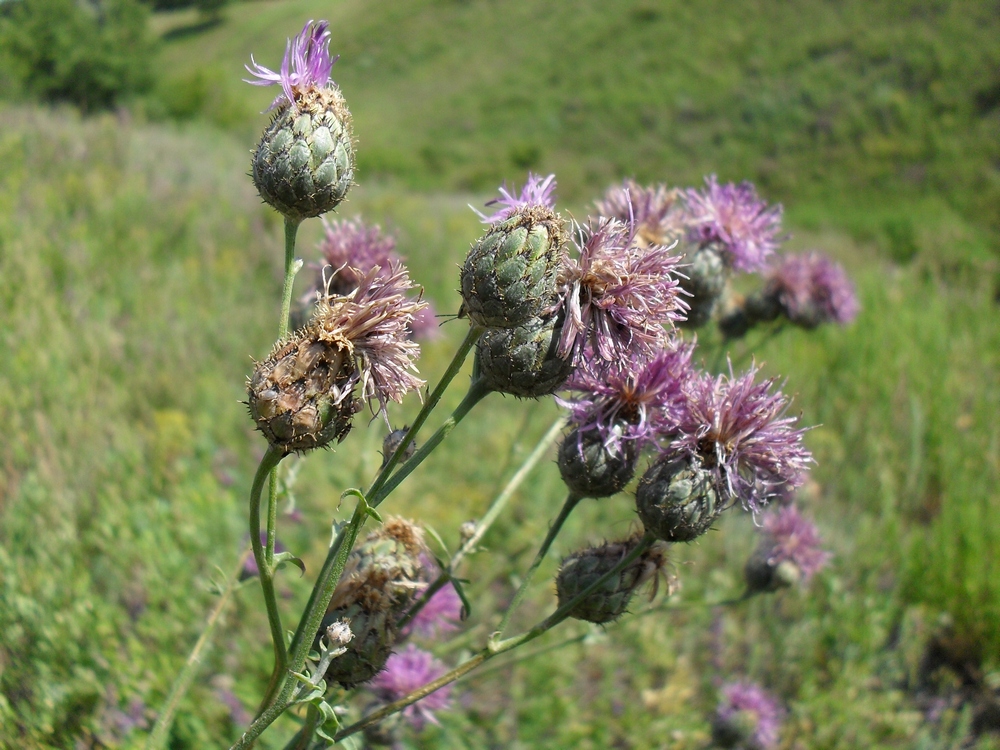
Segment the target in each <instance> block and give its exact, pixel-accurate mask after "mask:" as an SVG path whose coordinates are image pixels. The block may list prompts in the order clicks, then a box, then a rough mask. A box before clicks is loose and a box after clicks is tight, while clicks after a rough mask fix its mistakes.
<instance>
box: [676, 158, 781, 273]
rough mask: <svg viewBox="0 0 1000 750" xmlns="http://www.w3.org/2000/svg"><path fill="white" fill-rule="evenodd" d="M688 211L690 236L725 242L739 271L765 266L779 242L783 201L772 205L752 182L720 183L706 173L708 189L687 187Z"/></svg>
mask: <svg viewBox="0 0 1000 750" xmlns="http://www.w3.org/2000/svg"><path fill="white" fill-rule="evenodd" d="M687 213H688V223H689V230H688V233H689V239H690V240H691V241H692V242H696V243H699V244H701V245H707V244H719V245H721V246H722V247H723V249H724V250H725V254H726V261H727V263H728V264H729V265H730V266H732V267H733V268H734V269H736V270H737V271H742V272H745V273H751V272H754V271H760V270H762V269H763V268H764V265H765V262H766V261H767V259H768V257H769V256H770V255H771V254H772V253H773V252H774V250H775V249H776V248H777V246H778V241H779V238H778V232H779V231H780V230H781V213H782V208H781V205H780V204H779V205H777V206H771V207H768V205H767V203H766V202H765V201H762V200H761V199H760V198H759V197H758V196H757V190H756V188H754V186H753V183H751V182H741V183H740V184H739V185H735V184H733V183H731V182H730V183H727V184H725V185H720V184H719V183H718V182H717V181H716V178H715V175H711V176H710V177H706V178H705V189H704V190H700V191H699V190H693V189H692V190H688V191H687Z"/></svg>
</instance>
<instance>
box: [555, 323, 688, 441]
mask: <svg viewBox="0 0 1000 750" xmlns="http://www.w3.org/2000/svg"><path fill="white" fill-rule="evenodd" d="M693 349H694V345H693V344H684V343H682V342H676V341H671V342H670V345H669V346H668V347H667V348H665V349H663V350H661V351H660V352H659V353H658V354H656V355H655V356H654V357H653V358H652V359H650V360H647V359H645V358H642V357H639V356H636V355H633V356H632V357H631V359H630V360H629V361H627V362H624V363H608V362H605V361H603V360H601V359H599V358H597V357H584V358H583V359H582V361H581V363H580V365H579V366H578V367H577V368H576V370H575V371H574V372H573V374H572V375H571V376H570V378H569V380H568V381H567V382H566V384H565V385H564V386H563V387H564V388H565V389H566V390H568V391H569V392H570V393H571V394H573V395H571V396H570V397H569V398H557V399H556V400H557V401H558V402H559V403H560V405H562V406H564V407H566V408H567V409H569V410H570V421H571V422H572V423H573V424H574V425H575V426H576V427H578V428H579V432H581V433H582V432H584V431H585V430H591V429H595V430H599V431H600V434H601V438H602V440H603V443H604V445H605V446H606V447H607V448H608V450H609V451H610V452H611V453H613V454H617V453H618V452H619V449H620V446H621V442H622V441H623V440H634V441H636V448H637V449H638V450H641V449H642V448H643V447H644V446H646V445H649V444H651V443H653V442H655V441H656V439H657V438H658V437H659V435H660V434H662V433H663V431H664V430H665V429H666V428H667V426H668V425H673V424H675V423H676V421H677V419H678V416H679V409H680V408H681V405H682V403H683V395H684V388H685V385H686V383H687V380H688V379H689V378H690V377H692V370H691V353H692V351H693Z"/></svg>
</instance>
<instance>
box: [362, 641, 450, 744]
mask: <svg viewBox="0 0 1000 750" xmlns="http://www.w3.org/2000/svg"><path fill="white" fill-rule="evenodd" d="M447 671H448V667H446V666H445V665H444V664H443V663H441V662H440V661H438V660H437V659H435V658H434V656H433V655H431V654H430V653H428V652H427V651H424V650H423V649H420V648H417V647H416V646H414V645H413V644H412V643H411V644H409V645H408V646H407V647H406V649H405V650H404V651H400V652H399V653H396V654H393V655H392V656H390V657H389V660H388V661H387V662H386V665H385V669H384V670H383V671H382V672H379V673H378V674H377V675H375V677H374V679H372V681H371V682H370V683H369V687H370V688H371V689H372V691H373V692H374V693H375V694H376V695H377V696H378V697H379V699H380V700H382V701H384V702H386V703H392V702H393V701H396V700H399V699H400V698H403V697H405V696H407V695H409V694H410V693H412V692H413V691H414V690H416V689H417V688H420V687H423V686H424V685H426V684H427V683H429V682H433V681H434V680H436V679H437V678H438V677H440V676H441V675H443V674H445V673H446V672H447ZM450 705H451V685H445V686H444V687H442V688H439V689H438V690H436V691H434V692H433V693H431V694H430V695H428V696H425V697H424V698H421V699H420V700H419V701H417V702H416V703H413V704H411V705H409V706H407V707H406V708H404V709H403V710H402V711H401V713H402V715H403V716H404V717H406V718H407V719H408V720H409V721H410V723H411V724H412V725H413V727H414V728H415V729H417V730H418V731H419V730H421V729H423V728H424V726H425V725H426V724H427V723H428V722H429V723H431V724H439V723H440V722H438V720H437V717H436V716H434V712H435V711H441V710H444V709H447V708H448V707H449V706H450Z"/></svg>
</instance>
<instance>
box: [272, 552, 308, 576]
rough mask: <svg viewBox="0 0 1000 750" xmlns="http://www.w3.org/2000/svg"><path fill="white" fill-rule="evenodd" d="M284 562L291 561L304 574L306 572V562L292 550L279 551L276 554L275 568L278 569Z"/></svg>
mask: <svg viewBox="0 0 1000 750" xmlns="http://www.w3.org/2000/svg"><path fill="white" fill-rule="evenodd" d="M283 563H291V564H292V565H294V566H295V567H296V568H298V569H299V571H301V573H302V575H305V574H306V564H305V563H304V562H302V560H301V559H299V558H298V557H296V556H295V555H293V554H292V553H291V552H279V553H278V554H277V555H275V556H274V569H275V570H278V569H279V568H280V567H281V566H282V564H283Z"/></svg>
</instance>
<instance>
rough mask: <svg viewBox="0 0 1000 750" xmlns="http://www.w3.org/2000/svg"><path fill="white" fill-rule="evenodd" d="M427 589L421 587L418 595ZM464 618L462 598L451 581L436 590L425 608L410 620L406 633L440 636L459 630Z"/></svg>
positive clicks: (429, 636) (427, 636) (428, 636)
mask: <svg viewBox="0 0 1000 750" xmlns="http://www.w3.org/2000/svg"><path fill="white" fill-rule="evenodd" d="M425 590H426V587H425V588H423V589H421V590H420V592H419V593H418V596H419V595H420V594H422V593H423V591H425ZM461 620H462V599H461V597H459V595H458V592H457V591H455V587H454V586H452V585H451V584H450V583H449V584H445V585H444V587H442V588H440V589H438V590H437V591H435V592H434V595H433V596H432V597H431V598H430V599H428V600H427V603H426V604H425V605H424V606H423V608H422V609H421V610H420V611H419V612H417V614H416V615H415V616H414V617H413V619H412V620H410V622H409V624H408V625H407V626H406V633H407V634H409V633H417V634H418V635H420V636H423V637H424V638H438V637H440V636H443V635H447V634H448V633H454V632H455V631H456V630H458V623H459V622H461Z"/></svg>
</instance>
